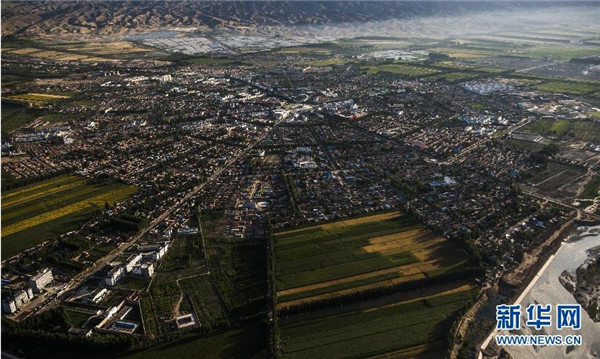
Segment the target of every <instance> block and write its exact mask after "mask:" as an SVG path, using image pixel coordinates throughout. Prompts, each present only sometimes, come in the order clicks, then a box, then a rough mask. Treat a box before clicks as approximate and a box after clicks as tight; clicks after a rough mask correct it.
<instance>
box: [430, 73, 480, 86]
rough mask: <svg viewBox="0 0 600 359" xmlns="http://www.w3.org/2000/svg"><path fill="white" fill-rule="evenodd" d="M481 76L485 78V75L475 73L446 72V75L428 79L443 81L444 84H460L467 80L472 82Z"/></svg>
mask: <svg viewBox="0 0 600 359" xmlns="http://www.w3.org/2000/svg"><path fill="white" fill-rule="evenodd" d="M482 76H487V74H481V73H477V72H447V73H443V74H440V75H435V76H431V77H428V78H429V79H432V80H433V79H435V80H444V81H446V82H451V83H454V82H461V81H468V80H473V79H476V78H478V77H482Z"/></svg>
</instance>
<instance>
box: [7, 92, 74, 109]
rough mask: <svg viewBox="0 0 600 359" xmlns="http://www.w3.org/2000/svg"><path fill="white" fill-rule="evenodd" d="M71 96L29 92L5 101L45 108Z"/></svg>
mask: <svg viewBox="0 0 600 359" xmlns="http://www.w3.org/2000/svg"><path fill="white" fill-rule="evenodd" d="M68 98H69V96H65V95H57V94H48V93H35V92H29V93H25V94H20V95H11V96H6V97H5V100H8V101H13V102H16V103H21V104H25V105H29V104H31V105H32V106H43V105H46V104H49V103H52V102H56V101H60V100H64V99H68Z"/></svg>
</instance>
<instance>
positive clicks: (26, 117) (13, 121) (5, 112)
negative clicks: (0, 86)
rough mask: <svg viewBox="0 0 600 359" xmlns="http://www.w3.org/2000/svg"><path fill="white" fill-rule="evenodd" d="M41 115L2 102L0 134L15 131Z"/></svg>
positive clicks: (34, 111) (37, 112)
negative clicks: (0, 132)
mask: <svg viewBox="0 0 600 359" xmlns="http://www.w3.org/2000/svg"><path fill="white" fill-rule="evenodd" d="M41 115H42V113H41V111H39V110H38V111H36V110H33V109H29V108H25V107H22V106H19V105H16V104H12V103H9V102H6V101H2V132H5V133H8V132H11V131H14V130H17V129H19V128H21V127H23V126H24V125H26V124H27V123H29V122H31V121H33V120H35V119H36V118H38V117H40V116H41Z"/></svg>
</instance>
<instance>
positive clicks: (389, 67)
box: [360, 64, 440, 78]
mask: <svg viewBox="0 0 600 359" xmlns="http://www.w3.org/2000/svg"><path fill="white" fill-rule="evenodd" d="M360 69H361V70H362V71H364V72H366V73H368V74H378V73H386V74H392V75H398V76H402V77H408V78H416V77H423V76H428V75H433V74H437V73H440V71H439V70H436V69H432V68H428V67H421V66H413V65H405V64H383V65H376V66H362V67H361V68H360Z"/></svg>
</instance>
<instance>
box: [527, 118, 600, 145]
mask: <svg viewBox="0 0 600 359" xmlns="http://www.w3.org/2000/svg"><path fill="white" fill-rule="evenodd" d="M523 130H524V131H525V132H529V133H533V134H540V135H553V136H559V137H566V138H568V139H574V140H578V141H585V142H589V141H591V142H594V143H600V123H598V122H594V121H585V120H563V119H554V118H548V117H545V118H540V119H538V120H536V121H533V122H532V123H530V124H528V125H527V126H525V127H524V128H523Z"/></svg>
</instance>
